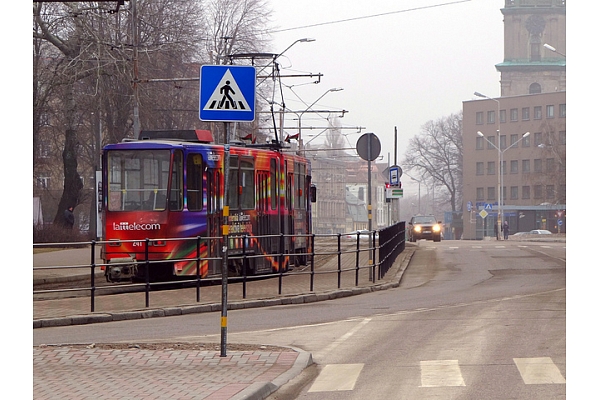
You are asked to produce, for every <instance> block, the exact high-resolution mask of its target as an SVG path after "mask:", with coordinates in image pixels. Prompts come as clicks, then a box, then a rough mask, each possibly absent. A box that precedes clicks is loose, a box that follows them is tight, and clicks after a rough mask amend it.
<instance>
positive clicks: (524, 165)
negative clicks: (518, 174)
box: [521, 160, 530, 174]
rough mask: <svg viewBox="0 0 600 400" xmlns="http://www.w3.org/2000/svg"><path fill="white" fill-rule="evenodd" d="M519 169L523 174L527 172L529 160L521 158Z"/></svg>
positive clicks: (528, 170)
mask: <svg viewBox="0 0 600 400" xmlns="http://www.w3.org/2000/svg"><path fill="white" fill-rule="evenodd" d="M521 171H523V173H524V174H528V173H529V172H530V162H529V160H523V161H522V162H521Z"/></svg>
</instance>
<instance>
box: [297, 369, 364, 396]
mask: <svg viewBox="0 0 600 400" xmlns="http://www.w3.org/2000/svg"><path fill="white" fill-rule="evenodd" d="M363 367H364V364H328V365H326V366H325V367H324V368H323V370H322V371H321V373H320V374H319V376H318V377H317V379H315V382H314V383H313V384H312V386H311V387H310V389H308V392H309V393H311V392H334V391H338V390H353V389H354V385H355V384H356V380H357V379H358V376H359V375H360V372H361V371H362V369H363Z"/></svg>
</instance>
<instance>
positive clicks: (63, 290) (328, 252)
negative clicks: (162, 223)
mask: <svg viewBox="0 0 600 400" xmlns="http://www.w3.org/2000/svg"><path fill="white" fill-rule="evenodd" d="M337 243H338V242H337V238H335V237H334V238H330V237H327V238H317V239H315V256H314V257H315V267H318V266H320V265H324V264H325V263H327V262H328V261H329V260H331V259H332V258H334V257H337ZM332 249H335V250H332ZM355 249H356V241H355V240H353V239H347V238H345V237H342V240H341V242H340V250H341V251H342V252H351V251H353V250H355ZM307 268H309V266H304V265H303V266H300V267H299V268H298V269H294V268H293V267H292V269H291V270H290V271H291V272H294V271H295V270H297V271H301V270H306V269H307ZM276 277H277V274H273V275H264V276H260V277H248V278H247V279H251V280H256V279H273V278H276ZM190 278H192V277H187V278H186V279H185V280H186V282H177V281H174V282H168V283H151V285H150V290H151V291H164V290H178V289H185V288H190V287H195V286H196V284H197V282H195V281H193V278H192V279H190ZM242 279H243V278H241V277H230V278H229V280H230V283H231V284H235V283H237V282H240V283H241V280H242ZM219 282H220V280H219V279H218V278H205V279H202V280H201V283H200V284H201V286H210V285H215V284H219ZM145 290H146V285H145V283H143V282H142V283H137V284H132V283H131V282H130V281H127V282H107V281H106V279H105V277H104V275H101V274H97V275H96V276H95V280H94V295H95V296H107V295H116V294H123V293H136V292H144V291H145ZM33 291H34V293H33V300H34V301H46V300H56V299H65V298H78V297H90V295H91V291H92V287H91V282H90V276H89V275H76V276H71V277H69V278H68V280H67V279H65V280H55V281H50V282H40V281H38V282H36V281H34V284H33Z"/></svg>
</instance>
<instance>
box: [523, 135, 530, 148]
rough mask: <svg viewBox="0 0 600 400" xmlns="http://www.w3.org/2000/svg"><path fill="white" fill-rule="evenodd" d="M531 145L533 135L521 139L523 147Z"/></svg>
mask: <svg viewBox="0 0 600 400" xmlns="http://www.w3.org/2000/svg"><path fill="white" fill-rule="evenodd" d="M530 145H531V135H529V136H527V137H524V138H523V140H521V147H529V146H530Z"/></svg>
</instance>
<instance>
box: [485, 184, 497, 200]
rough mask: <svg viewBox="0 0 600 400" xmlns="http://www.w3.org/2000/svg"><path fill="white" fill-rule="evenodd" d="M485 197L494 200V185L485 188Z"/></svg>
mask: <svg viewBox="0 0 600 400" xmlns="http://www.w3.org/2000/svg"><path fill="white" fill-rule="evenodd" d="M487 199H488V200H496V188H495V187H494V186H491V187H488V188H487Z"/></svg>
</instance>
